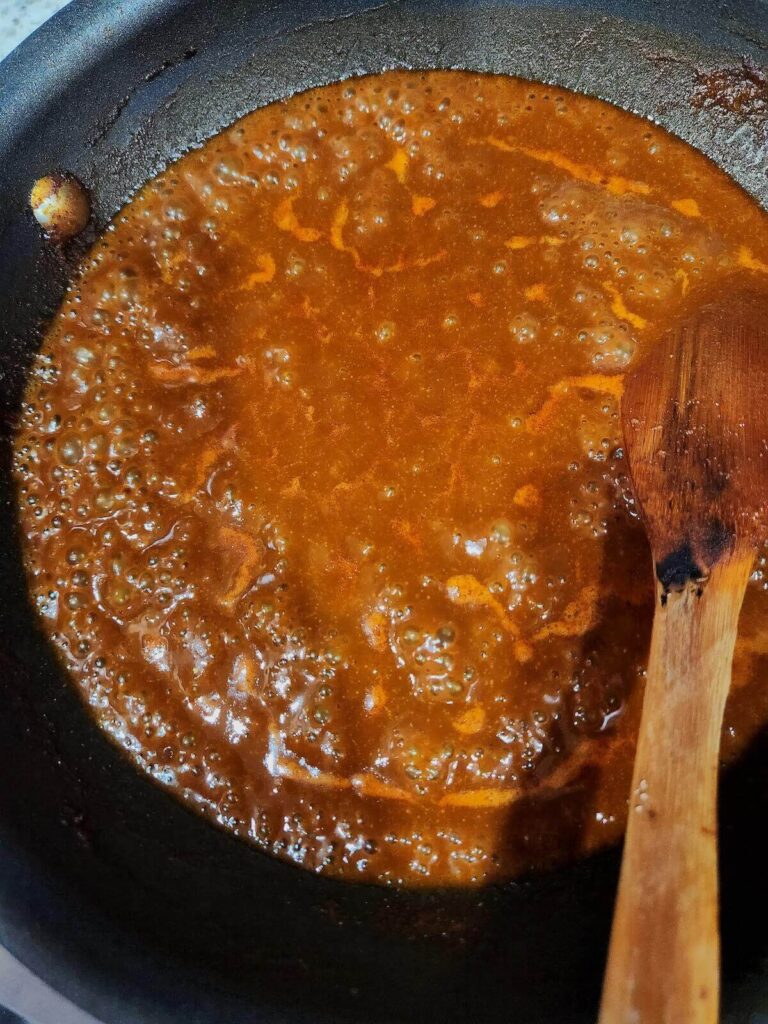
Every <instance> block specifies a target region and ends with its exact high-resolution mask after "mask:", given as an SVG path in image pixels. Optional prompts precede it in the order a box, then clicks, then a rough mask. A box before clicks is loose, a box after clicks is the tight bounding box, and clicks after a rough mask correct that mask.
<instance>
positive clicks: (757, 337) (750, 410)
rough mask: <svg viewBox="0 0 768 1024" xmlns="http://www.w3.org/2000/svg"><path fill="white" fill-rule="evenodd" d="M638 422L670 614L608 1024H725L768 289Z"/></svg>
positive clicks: (718, 316) (660, 584) (656, 671)
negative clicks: (731, 696) (722, 992)
mask: <svg viewBox="0 0 768 1024" xmlns="http://www.w3.org/2000/svg"><path fill="white" fill-rule="evenodd" d="M622 418H623V421H624V432H625V441H626V448H627V455H628V459H629V466H630V472H631V476H632V481H633V485H634V491H635V497H636V500H637V502H638V505H639V508H640V512H641V514H642V517H643V519H644V521H645V526H646V528H647V531H648V536H649V539H650V542H651V549H652V553H653V562H654V568H655V572H656V579H657V584H656V594H657V601H656V613H655V618H654V623H653V634H652V639H651V651H650V660H649V664H648V674H647V680H646V688H645V697H644V704H643V715H642V724H641V727H640V736H639V741H638V748H637V755H636V759H635V770H634V777H633V779H632V791H631V794H630V800H629V824H628V828H627V836H626V841H625V847H624V859H623V862H622V869H621V881H620V884H619V893H618V898H617V902H616V909H615V913H614V920H613V931H612V934H611V944H610V951H609V956H608V967H607V971H606V976H605V984H604V989H603V1001H602V1007H601V1012H600V1022H601V1024H716V1022H717V1020H718V1004H719V989H720V982H719V977H720V940H719V926H718V878H717V777H718V765H719V748H720V732H721V728H722V721H723V708H724V705H725V700H726V697H727V695H728V688H729V686H730V682H731V662H732V659H733V648H734V644H735V641H736V631H737V627H738V621H739V612H740V610H741V605H742V601H743V598H744V592H745V590H746V586H747V581H748V579H749V575H750V572H751V569H752V564H753V561H754V557H755V551H756V547H757V544H758V542H759V541H760V540H761V539H762V538H763V536H764V533H765V529H764V527H765V522H766V517H765V512H766V507H767V506H768V291H763V292H761V291H758V290H757V288H755V287H754V286H753V284H752V283H751V282H748V283H746V284H745V282H744V281H743V280H742V281H740V282H739V283H737V284H733V283H731V286H730V287H727V286H726V288H724V290H723V294H722V297H721V299H720V300H719V301H717V302H716V303H712V304H709V305H705V306H703V307H702V308H699V309H698V310H695V311H694V312H692V313H691V315H690V316H689V317H688V318H687V319H686V320H684V321H683V322H682V323H680V324H679V325H678V326H677V327H675V328H674V329H672V330H670V331H669V332H668V333H667V334H666V335H665V336H664V337H663V338H662V339H661V340H660V341H659V342H658V345H657V347H656V348H654V349H653V350H652V351H651V353H650V354H649V356H648V357H647V359H646V360H645V361H644V362H643V363H642V364H641V365H640V366H639V367H638V369H637V371H636V372H634V373H633V374H630V375H629V377H628V379H627V384H626V391H625V394H624V399H623V411H622Z"/></svg>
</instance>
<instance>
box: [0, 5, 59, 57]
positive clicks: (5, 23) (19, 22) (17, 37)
mask: <svg viewBox="0 0 768 1024" xmlns="http://www.w3.org/2000/svg"><path fill="white" fill-rule="evenodd" d="M66 3H67V0H0V60H2V59H3V57H5V56H6V55H7V54H9V53H10V52H11V50H12V49H13V48H14V47H15V46H18V44H19V43H20V42H21V41H22V39H25V38H26V37H27V36H28V35H29V33H30V32H34V30H35V29H36V28H37V27H38V25H42V23H43V22H44V21H47V20H48V18H50V16H51V15H52V14H54V13H55V12H56V11H58V10H59V8H60V7H64V6H66Z"/></svg>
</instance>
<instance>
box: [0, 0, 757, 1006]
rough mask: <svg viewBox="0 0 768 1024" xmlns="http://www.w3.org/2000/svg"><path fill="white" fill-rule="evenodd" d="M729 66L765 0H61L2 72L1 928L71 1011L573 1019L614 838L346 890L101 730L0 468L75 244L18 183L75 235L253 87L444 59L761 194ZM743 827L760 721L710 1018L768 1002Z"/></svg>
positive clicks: (733, 847)
mask: <svg viewBox="0 0 768 1024" xmlns="http://www.w3.org/2000/svg"><path fill="white" fill-rule="evenodd" d="M743 57H746V58H747V59H748V60H749V61H751V62H752V63H753V64H754V65H756V66H758V67H759V66H761V65H762V66H763V67H764V66H765V64H766V62H767V60H768V6H766V4H765V2H764V0H732V2H729V3H727V4H723V3H720V2H717V0H688V2H682V0H677V2H672V0H659V2H658V3H656V2H653V0H646V2H638V0H626V2H621V0H615V2H612V0H583V2H578V0H572V2H554V0H553V2H550V3H541V4H531V3H529V2H526V0H495V2H494V0H423V2H419V0H401V2H396V0H390V2H386V0H380V2H375V0H367V2H366V0H269V2H268V0H263V2H261V0H132V2H130V3H128V2H124V3H117V2H115V0H75V2H74V3H72V4H71V5H70V6H69V7H68V8H67V9H65V10H64V11H63V12H62V13H61V14H59V15H58V16H57V17H56V18H54V20H53V21H52V22H51V23H49V24H48V25H47V26H45V27H44V28H43V29H42V30H41V31H40V32H38V33H37V34H36V35H35V36H34V37H33V38H32V40H30V41H29V42H27V43H26V44H25V45H24V46H22V47H21V49H20V50H18V51H17V52H16V53H15V54H14V55H12V56H11V57H10V58H9V59H8V60H7V61H6V63H5V64H4V65H3V66H2V68H0V392H1V394H0V440H1V443H0V450H1V454H2V467H1V468H0V482H1V483H0V486H1V487H2V494H0V940H2V942H3V943H4V944H5V945H6V946H7V948H8V949H9V950H11V951H12V952H13V953H14V954H15V955H16V956H17V957H18V958H19V959H21V960H22V961H23V962H24V963H25V964H27V965H28V966H30V967H31V968H32V969H33V970H34V971H35V972H36V973H38V974H39V975H40V976H41V977H43V978H44V979H46V980H47V981H49V982H50V983H51V984H52V985H53V986H54V987H55V988H56V989H58V990H59V991H60V992H62V993H64V994H66V995H67V996H68V997H69V998H71V999H72V1000H73V1001H74V1002H75V1003H77V1004H78V1005H80V1006H81V1007H84V1008H87V1009H88V1010H89V1011H90V1012H91V1013H93V1014H94V1015H95V1016H97V1017H98V1018H100V1019H101V1020H103V1021H105V1022H108V1024H118V1022H120V1024H171V1022H172V1024H176V1022H184V1024H208V1022H211V1024H214V1022H215V1024H223V1022H227V1024H244V1022H256V1021H258V1022H277V1021H281V1022H283V1021H284V1022H291V1024H299V1022H311V1024H322V1022H340V1021H348V1022H355V1024H364V1022H369V1021H370V1022H384V1021H387V1022H433V1021H434V1022H450V1021H477V1022H489V1024H490V1022H493V1021H505V1022H515V1024H534V1022H552V1024H555V1022H556V1024H576V1022H582V1021H583V1022H589V1021H594V1019H595V1014H596V1003H597V997H598V993H599V987H600V979H601V971H602V966H603V958H604V954H605V946H606V940H607V933H608V926H609V921H610V911H611V903H612V898H613V892H614V886H615V881H616V873H617V865H618V855H617V853H616V852H615V851H614V852H610V853H607V854H603V855H601V856H598V857H595V858H593V859H591V860H590V861H588V862H586V863H582V864H580V865H578V866H576V867H574V868H572V869H569V870H567V871H563V872H559V873H555V874H551V875H548V876H546V877H539V878H536V879H533V880H531V881H528V882H525V883H521V884H517V885H511V886H507V887H505V888H494V889H489V890H486V891H483V892H448V893H445V892H434V893H413V892H411V893H407V892H402V893H398V892H389V891H385V890H381V889H376V888H372V887H367V886H353V885H348V884H347V885H344V884H340V883H336V882H333V881H328V880H325V879H321V878H316V877H313V876H310V875H308V874H305V873H303V872H302V871H300V870H299V869H297V868H293V867H290V866H288V865H285V864H282V863H278V862H277V861H274V860H271V859H270V858H268V857H266V856H264V855H262V854H260V853H258V852H257V851H255V850H253V849H251V848H249V847H248V846H246V845H245V844H242V843H239V842H237V841H235V840H234V839H232V838H230V837H228V836H227V835H225V834H224V833H222V832H219V831H217V830H216V829H214V828H212V827H209V826H208V825H206V824H204V823H203V822H202V821H200V820H198V818H197V817H196V816H195V815H194V814H192V813H191V812H189V811H187V810H185V809H183V808H182V807H180V806H179V805H177V804H176V803H175V802H174V801H173V800H172V799H171V798H170V797H169V796H167V795H166V794H165V793H164V792H162V791H161V790H160V789H158V788H155V787H154V786H153V785H152V784H151V783H149V782H148V781H146V780H145V779H144V778H142V777H140V776H139V775H138V774H137V773H136V772H134V770H133V769H132V768H131V767H130V766H129V765H128V764H127V762H125V761H124V760H123V759H122V757H121V756H120V755H119V754H118V753H117V751H116V750H114V749H113V748H112V747H111V746H110V744H109V743H108V742H107V741H106V740H105V739H104V738H103V737H102V736H101V734H100V733H99V732H98V730H97V729H96V728H95V727H94V726H93V725H92V724H91V722H90V720H89V718H88V717H87V715H86V713H85V711H84V710H83V709H82V708H81V706H80V703H79V699H78V698H77V696H76V695H75V693H74V692H73V690H71V689H70V687H69V686H68V685H67V682H66V679H65V678H64V677H63V674H62V672H61V670H60V669H59V668H58V667H57V665H56V663H55V661H54V659H53V657H52V655H51V652H50V650H49V649H48V647H47V645H46V643H45V642H44V641H43V640H42V638H41V635H40V633H39V631H38V629H37V627H36V624H35V619H34V616H33V614H32V612H31V610H30V608H29V605H28V603H27V599H26V596H25V587H24V579H23V575H22V571H21V568H20V560H19V549H18V537H17V535H16V528H15V516H14V511H13V508H14V499H13V494H12V489H11V485H10V482H9V477H8V445H7V438H8V434H9V432H10V430H11V427H12V423H13V420H14V416H15V414H16V412H17V409H18V405H19V402H20V389H21V386H22V383H23V377H24V371H25V367H26V366H27V365H28V361H29V357H30V354H31V353H32V352H33V351H34V349H35V346H36V344H37V341H38V339H39V328H40V325H41V323H42V322H44V321H45V319H46V318H47V317H48V316H50V314H51V312H52V311H53V310H54V308H55V307H56V304H57V303H58V301H59V298H60V296H61V293H62V288H63V285H64V282H65V280H66V279H67V277H68V275H69V274H70V273H71V271H72V267H73V266H74V264H75V262H76V259H77V256H78V252H77V251H76V250H75V249H71V250H68V251H66V252H65V253H59V252H56V251H55V250H53V249H52V248H51V246H49V245H47V244H44V243H43V242H42V240H41V237H40V233H39V231H38V230H37V228H36V226H35V224H34V222H33V220H32V218H31V216H30V214H29V213H28V211H27V209H26V196H27V194H28V192H29V187H30V184H31V182H32V181H33V180H34V179H35V178H36V177H38V176H39V175H41V174H43V173H46V172H49V171H51V170H53V169H60V170H68V171H73V172H75V173H76V174H77V175H78V176H79V177H80V178H81V179H82V180H83V181H84V182H85V183H86V184H87V185H88V186H89V187H90V188H91V190H92V195H93V199H94V203H95V223H94V230H95V231H98V230H99V229H101V228H102V227H103V225H104V224H105V222H106V221H107V220H108V218H109V217H111V216H112V215H113V214H114V213H115V211H116V210H117V209H118V207H119V206H120V204H121V202H122V201H124V200H125V198H126V197H127V196H128V195H130V193H131V192H132V191H134V190H135V189H136V187H137V186H138V185H139V184H140V183H142V182H143V181H145V180H146V178H147V177H148V176H149V175H150V174H151V173H153V172H154V171H156V170H157V169H159V168H160V167H161V166H162V165H163V164H164V163H165V162H166V161H167V160H168V159H169V158H171V157H173V156H174V155H176V154H178V153H180V152H182V151H183V150H184V149H186V148H187V147H189V146H190V145H193V144H195V143H197V142H199V141H201V140H203V139H205V138H206V137H207V136H209V135H210V134H211V133H213V132H214V131H216V130H217V129H219V128H220V127H221V126H223V125H224V124H225V123H229V122H231V121H232V120H233V119H234V118H236V117H237V116H238V115H240V114H242V113H244V112H246V111H248V110H251V109H252V108H254V107H256V106H258V105H260V104H263V103H265V102H267V101H269V100H272V99H275V98H278V97H281V96H285V95H288V94H290V93H292V92H294V91H296V90H299V89H304V88H306V87H308V86H312V85H317V84H320V83H324V82H329V81H333V80H336V79H339V78H342V77H346V76H350V75H357V74H361V73H365V72H370V71H378V70H381V69H383V68H388V67H401V66H409V67H410V66H415V67H467V68H473V69H478V70H483V71H502V72H509V73H513V74H519V75H523V76H526V77H530V78H534V79H542V80H547V81H552V82H557V83H559V84H562V85H566V86H570V87H572V88H577V89H580V90H583V91H586V92H591V93H595V94H597V95H600V96H603V97H605V98H607V99H610V100H612V101H614V102H616V103H618V104H619V105H621V106H624V107H627V108H629V109H634V110H636V111H638V112H640V113H642V114H644V115H647V116H650V117H653V118H655V119H657V120H659V121H660V122H661V123H662V124H664V125H666V126H668V127H670V128H671V129H673V130H674V131H677V132H678V133H679V134H680V135H682V136H683V137H685V138H686V139H688V140H690V141H691V142H693V143H694V144H696V145H698V146H699V147H700V148H701V149H703V150H704V151H706V152H708V153H709V154H710V155H711V156H712V157H713V158H714V159H716V160H717V161H718V162H719V163H720V164H722V165H723V166H724V167H725V168H726V169H727V170H728V171H730V173H731V174H732V175H733V176H734V177H735V178H736V179H737V180H738V181H739V182H741V183H742V184H743V185H744V186H745V187H746V188H747V189H749V190H750V191H751V192H752V194H753V195H755V196H756V197H757V198H758V199H759V200H761V201H762V202H763V203H764V204H766V205H768V178H767V177H766V166H767V165H768V123H767V121H766V115H765V113H763V114H761V113H760V103H759V102H754V103H753V102H750V103H747V105H746V106H745V107H744V109H743V110H742V112H741V113H740V114H738V113H735V112H733V111H731V110H729V109H727V108H728V105H729V104H728V101H727V97H725V96H715V97H714V102H711V101H706V102H705V103H704V106H703V108H701V109H700V108H699V107H698V106H697V104H696V101H695V96H696V95H699V96H700V98H701V97H702V96H703V95H704V94H703V92H702V88H703V83H704V78H703V77H702V76H704V75H706V74H707V73H708V72H711V71H713V70H717V69H721V68H731V69H736V70H735V71H734V73H736V71H737V70H738V69H739V68H741V66H742V64H741V62H742V58H743ZM744 74H748V73H747V72H746V71H745V72H744ZM757 77H758V78H759V75H758V76H757ZM763 110H765V107H763ZM766 816H768V741H766V739H765V738H763V739H761V740H759V741H758V742H757V743H756V744H755V746H754V748H753V749H752V750H751V751H750V753H749V754H748V755H747V757H746V758H745V759H744V761H743V762H742V763H741V764H740V765H739V766H737V768H736V769H735V770H733V771H731V772H730V773H729V775H728V776H727V777H726V779H725V781H724V784H723V792H722V823H723V829H722V831H723V858H722V859H723V872H722V873H723V902H724V906H723V926H724V936H725V939H724V946H725V994H724V1016H723V1020H724V1021H727V1022H729V1024H737V1022H738V1024H747V1022H751V1021H752V1020H753V1018H752V1016H751V1015H752V1014H753V1013H759V1012H760V1011H763V1012H768V956H767V954H768V927H766V922H768V897H767V895H766V894H767V893H768V886H766V884H765V846H764V838H763V836H764V826H763V825H762V822H763V821H764V820H765V819H766Z"/></svg>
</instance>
